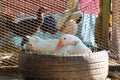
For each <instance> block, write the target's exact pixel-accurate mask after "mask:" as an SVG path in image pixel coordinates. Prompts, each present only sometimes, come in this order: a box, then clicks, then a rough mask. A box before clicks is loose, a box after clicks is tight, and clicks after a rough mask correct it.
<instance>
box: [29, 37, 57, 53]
mask: <svg viewBox="0 0 120 80" xmlns="http://www.w3.org/2000/svg"><path fill="white" fill-rule="evenodd" d="M27 38H28V39H29V44H31V46H32V50H34V51H35V52H39V53H41V54H54V53H55V48H56V45H57V43H58V41H59V40H58V39H47V40H45V39H41V38H39V37H38V36H32V37H31V36H27Z"/></svg>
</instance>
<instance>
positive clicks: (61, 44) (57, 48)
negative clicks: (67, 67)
mask: <svg viewBox="0 0 120 80" xmlns="http://www.w3.org/2000/svg"><path fill="white" fill-rule="evenodd" d="M62 46H63V41H62V39H59V42H58V44H57V46H56V49H55V51H57V50H59V49H60V48H61V47H62Z"/></svg>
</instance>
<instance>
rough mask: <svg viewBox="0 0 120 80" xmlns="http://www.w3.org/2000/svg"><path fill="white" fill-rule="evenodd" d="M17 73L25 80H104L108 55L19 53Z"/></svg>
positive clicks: (100, 53) (105, 52) (102, 53)
mask: <svg viewBox="0 0 120 80" xmlns="http://www.w3.org/2000/svg"><path fill="white" fill-rule="evenodd" d="M19 71H20V72H21V74H22V76H23V78H24V79H25V80H105V78H106V77H107V75H108V53H107V51H100V52H95V53H92V54H84V55H80V56H56V55H48V54H35V53H33V54H29V53H25V52H21V53H20V54H19Z"/></svg>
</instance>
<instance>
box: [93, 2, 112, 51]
mask: <svg viewBox="0 0 120 80" xmlns="http://www.w3.org/2000/svg"><path fill="white" fill-rule="evenodd" d="M109 3H110V0H100V13H99V16H98V21H97V25H96V28H95V40H96V43H97V45H98V47H99V48H100V49H109V47H110V46H109V22H108V20H109V8H110V5H109Z"/></svg>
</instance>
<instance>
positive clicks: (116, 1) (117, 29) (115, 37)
mask: <svg viewBox="0 0 120 80" xmlns="http://www.w3.org/2000/svg"><path fill="white" fill-rule="evenodd" d="M119 5H120V0H113V1H112V10H113V12H112V13H113V26H112V43H111V51H112V53H114V55H115V56H118V57H119V59H120V6H119Z"/></svg>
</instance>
